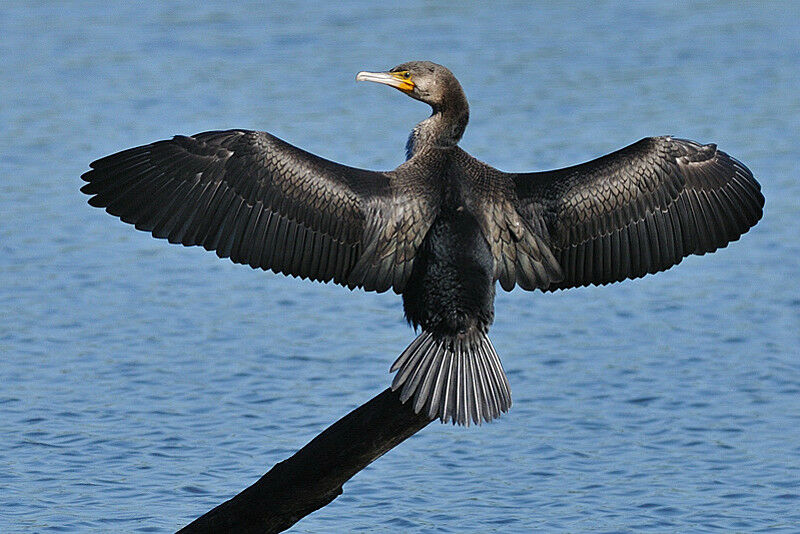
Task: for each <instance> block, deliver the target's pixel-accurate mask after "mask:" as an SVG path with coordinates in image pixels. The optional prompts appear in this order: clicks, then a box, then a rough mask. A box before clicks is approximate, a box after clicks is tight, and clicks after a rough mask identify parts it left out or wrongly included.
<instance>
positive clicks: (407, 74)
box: [403, 71, 411, 80]
mask: <svg viewBox="0 0 800 534" xmlns="http://www.w3.org/2000/svg"><path fill="white" fill-rule="evenodd" d="M403 78H405V79H406V80H407V79H409V78H411V73H410V72H408V71H405V72H404V73H403Z"/></svg>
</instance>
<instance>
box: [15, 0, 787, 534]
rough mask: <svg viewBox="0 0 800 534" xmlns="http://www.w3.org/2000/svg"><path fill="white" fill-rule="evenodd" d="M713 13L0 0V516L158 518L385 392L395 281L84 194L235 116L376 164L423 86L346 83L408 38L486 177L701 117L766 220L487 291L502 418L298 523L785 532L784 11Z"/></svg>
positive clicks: (207, 499)
mask: <svg viewBox="0 0 800 534" xmlns="http://www.w3.org/2000/svg"><path fill="white" fill-rule="evenodd" d="M717 6H718V3H715V2H709V3H705V2H704V3H700V4H693V3H685V4H684V3H672V2H663V3H662V2H658V3H636V4H629V3H627V2H620V3H615V2H608V3H605V2H604V3H601V4H599V5H598V6H597V7H592V8H588V7H586V6H577V7H574V8H550V7H541V6H537V7H531V6H529V4H528V3H520V4H505V3H504V4H501V5H499V6H498V5H490V4H489V3H487V4H485V5H474V6H468V5H461V4H455V3H454V4H451V5H447V6H445V5H440V4H437V3H431V2H417V1H408V2H404V3H403V4H402V7H397V8H389V7H380V6H378V5H374V4H373V3H372V2H363V3H348V4H345V5H338V4H337V5H331V6H328V5H324V4H320V3H318V2H302V1H298V2H292V3H288V4H283V5H282V7H280V8H278V7H265V4H262V3H235V4H231V3H229V2H205V3H203V4H202V7H200V6H199V5H198V4H196V3H193V2H177V3H170V4H159V5H155V4H153V5H151V6H149V7H147V8H145V7H143V5H141V4H136V3H130V5H129V4H128V3H121V2H120V3H117V2H97V3H89V2H86V3H79V2H72V3H69V4H66V3H65V4H59V3H50V2H41V3H40V2H2V3H0V35H2V39H0V80H2V83H0V251H2V253H1V254H0V319H1V320H0V353H1V354H2V359H0V531H2V532H15V531H30V532H45V531H51V530H52V531H64V532H86V531H99V532H122V531H125V532H133V531H139V532H168V531H172V530H175V529H176V528H178V527H180V526H182V525H183V524H185V523H187V522H189V521H190V520H192V519H193V518H195V517H196V516H198V515H200V514H201V513H203V512H205V511H206V510H208V509H209V508H211V507H213V506H214V505H216V504H218V503H219V502H221V501H223V500H225V499H227V498H229V497H231V496H232V495H234V494H235V493H237V492H238V491H240V490H241V489H243V488H244V487H245V486H247V485H249V484H251V483H252V482H254V481H255V480H256V479H257V478H258V477H259V476H260V475H261V474H262V473H264V472H266V470H267V469H268V468H269V467H271V466H272V465H273V464H274V463H276V462H278V461H280V460H282V459H284V458H286V457H287V456H289V455H290V454H292V453H293V452H294V451H295V450H297V448H299V447H300V446H302V445H303V444H305V443H306V442H307V441H308V440H309V439H311V438H312V437H313V436H315V435H316V434H317V433H319V432H320V431H321V430H322V429H323V428H324V427H325V426H327V425H328V424H329V423H331V422H332V421H334V420H336V419H338V418H339V417H340V416H341V415H343V414H344V413H346V412H347V411H349V410H350V409H352V408H353V407H355V406H358V405H359V404H361V403H363V402H364V401H366V400H368V399H369V398H371V397H372V396H373V395H375V394H376V393H378V392H379V391H381V390H383V389H384V388H385V387H386V386H387V385H388V383H389V381H390V375H388V373H387V370H388V367H389V365H390V363H391V362H392V361H393V360H394V358H395V357H396V355H397V354H398V353H399V352H400V351H401V350H402V349H403V348H404V347H405V346H406V344H408V343H409V342H410V341H411V339H412V337H413V335H412V332H411V331H410V330H409V329H408V328H407V327H406V326H405V324H404V323H403V319H402V307H401V302H400V299H399V298H398V297H396V296H395V295H393V294H382V295H375V294H365V293H361V292H353V293H351V292H348V291H347V290H344V289H342V288H339V287H329V286H324V285H320V284H312V283H309V282H304V281H299V280H294V279H287V278H283V277H280V276H275V275H272V274H266V273H264V272H260V271H251V270H250V269H247V268H244V267H241V266H235V265H233V264H231V263H229V262H227V261H220V260H218V259H217V258H216V256H214V255H213V254H209V253H207V252H205V251H203V250H195V249H185V248H182V247H177V246H169V245H167V244H166V243H165V242H162V241H156V240H154V239H152V238H151V237H149V236H148V235H146V234H144V233H140V232H136V231H134V230H133V229H132V228H131V227H129V226H127V225H124V224H121V223H120V222H119V221H117V220H115V219H113V218H112V217H109V216H108V215H106V214H104V213H103V212H102V211H100V210H96V209H92V208H90V207H88V206H87V205H86V199H85V198H84V197H83V196H82V195H81V194H80V193H79V192H78V188H79V187H80V185H81V181H80V179H79V176H80V174H81V173H82V172H83V171H84V170H86V168H87V164H88V162H89V161H91V160H93V159H96V158H98V157H100V156H103V155H105V154H107V153H110V152H114V151H117V150H120V149H123V148H126V147H129V146H133V145H138V144H143V143H146V142H149V141H152V140H155V139H159V138H164V137H169V136H172V135H173V134H176V133H184V134H190V133H194V132H197V131H202V130H207V129H217V128H227V127H241V128H255V129H263V130H268V131H270V132H272V133H274V134H276V135H278V136H280V137H282V138H284V139H287V140H288V141H290V142H292V143H294V144H297V145H299V146H301V147H304V148H306V149H308V150H311V151H312V152H316V153H318V154H321V155H323V156H326V157H329V158H332V159H336V160H338V161H341V162H343V163H347V164H350V165H356V166H361V167H368V168H382V169H386V168H392V167H394V166H396V165H397V164H398V163H399V162H401V161H402V157H403V144H404V141H405V138H406V135H407V132H408V131H409V130H410V128H411V127H412V126H413V125H414V123H415V122H417V121H419V120H421V119H422V118H424V117H425V116H426V113H427V108H426V107H425V106H424V105H422V104H420V103H419V102H415V101H413V100H411V99H408V98H405V97H403V96H402V95H400V94H399V93H397V92H396V91H391V90H389V89H386V88H383V87H379V86H376V85H372V84H356V83H355V82H354V80H353V78H354V74H355V73H356V72H357V71H359V70H362V69H370V70H378V69H384V68H388V67H391V66H393V65H394V64H396V63H400V62H402V61H405V60H408V59H431V60H434V61H438V62H441V63H444V64H446V65H448V66H449V67H450V68H451V69H452V70H453V71H454V72H455V73H456V75H457V76H458V77H459V79H460V80H461V82H462V84H463V86H464V88H465V90H466V92H467V95H468V97H469V98H470V102H471V105H472V119H471V123H470V126H469V127H468V129H467V133H466V136H465V138H464V140H463V142H462V146H463V147H464V148H465V149H466V150H468V151H470V152H471V153H473V154H474V155H476V156H477V157H479V158H480V159H483V160H486V161H488V162H490V163H492V164H494V165H496V166H497V167H500V168H502V169H506V170H518V171H522V170H535V169H544V168H553V167H558V166H564V165H568V164H572V163H577V162H579V161H582V160H587V159H590V158H593V157H596V156H599V155H601V154H603V153H606V152H610V151H612V150H614V149H616V148H619V147H621V146H623V145H626V144H628V143H630V142H633V141H635V140H637V139H639V138H641V137H644V136H646V135H654V134H674V135H680V136H683V137H689V138H693V139H697V140H699V141H703V142H712V141H713V142H716V143H718V144H719V145H720V147H721V148H723V149H724V150H726V151H728V152H730V153H731V154H733V155H735V156H736V157H738V158H739V159H741V160H742V161H744V162H745V163H746V164H747V165H748V166H749V167H750V168H751V169H752V170H753V172H754V174H755V175H756V176H757V177H758V178H759V180H760V181H761V183H762V184H763V190H764V193H765V196H766V198H767V207H766V212H765V217H764V219H763V221H762V222H761V223H760V224H759V225H758V226H757V227H756V228H755V229H754V230H752V231H751V232H750V233H749V234H747V235H745V236H744V238H743V239H742V240H741V241H739V242H736V243H734V244H733V245H731V246H730V247H728V248H727V249H724V250H722V251H719V252H717V253H715V254H713V255H709V256H706V257H702V258H700V257H693V258H688V259H687V260H685V261H684V262H683V263H682V264H681V265H680V266H679V267H677V268H675V269H673V270H670V271H668V272H666V273H661V274H659V275H657V276H648V277H647V278H645V279H643V280H638V281H635V282H626V283H622V284H617V285H614V286H612V287H605V288H592V289H580V290H573V291H568V292H559V293H557V294H547V295H543V294H539V293H535V294H531V293H526V292H523V291H519V290H517V291H514V292H512V293H502V294H499V295H498V298H497V303H496V304H497V319H496V323H495V326H494V327H493V329H492V339H493V341H494V344H495V346H496V348H497V351H498V352H499V354H500V355H501V357H502V359H503V362H504V365H505V367H506V370H507V372H508V375H509V378H510V381H511V385H512V388H513V391H514V401H515V402H514V406H513V408H512V410H511V412H510V413H509V414H508V415H507V416H504V417H503V418H502V419H500V420H499V421H497V422H495V423H493V424H490V425H484V426H483V427H481V428H470V429H463V428H455V427H452V426H444V425H440V424H433V425H431V426H429V427H428V428H426V429H425V430H423V431H422V432H420V433H419V434H418V435H417V436H414V437H413V438H411V439H410V440H408V441H407V442H406V443H403V444H402V445H400V446H399V447H398V448H396V449H395V450H393V451H392V452H390V453H389V454H387V455H386V456H384V457H383V458H381V459H380V460H378V461H377V462H375V464H373V465H372V466H370V467H369V468H368V469H366V470H365V471H363V472H362V473H360V474H358V475H357V476H356V477H355V478H354V479H353V480H352V481H351V482H349V483H348V484H347V485H346V486H345V493H344V495H342V496H341V497H340V498H338V499H337V500H336V501H335V502H334V503H333V504H331V505H330V506H328V507H326V508H324V509H322V510H320V511H318V512H316V513H314V514H312V515H311V516H309V517H308V518H306V519H305V520H303V521H301V522H300V523H298V524H297V525H296V526H295V527H294V530H293V531H294V532H348V531H349V532H358V531H397V532H400V531H402V532H430V531H437V532H487V531H498V532H528V531H530V530H532V529H540V530H541V531H545V532H548V531H549V532H584V531H593V532H594V531H596V532H640V531H648V530H649V531H656V532H664V531H674V532H706V531H708V532H732V531H737V532H761V531H768V532H780V531H785V532H797V531H800V512H798V510H800V358H798V343H799V342H800V290H799V289H798V279H799V278H800V266H798V257H800V237H798V236H800V223H798V206H799V205H800V201H798V197H799V196H800V185H799V184H798V175H799V174H798V172H799V169H800V165H799V164H800V156H798V154H799V153H800V152H799V150H800V149H799V148H798V147H800V133H799V129H798V124H800V83H798V82H799V78H798V77H799V76H800V74H798V73H800V7H798V4H797V3H793V2H786V3H777V2H776V3H770V4H769V7H765V6H764V5H763V4H762V3H760V2H753V3H749V4H746V3H733V4H726V6H724V7H717Z"/></svg>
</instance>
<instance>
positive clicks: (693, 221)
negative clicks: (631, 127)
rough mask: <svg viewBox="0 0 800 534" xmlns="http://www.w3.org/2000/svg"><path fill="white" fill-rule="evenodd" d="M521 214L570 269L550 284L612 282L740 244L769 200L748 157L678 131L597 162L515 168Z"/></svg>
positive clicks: (553, 286)
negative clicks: (675, 135) (533, 169)
mask: <svg viewBox="0 0 800 534" xmlns="http://www.w3.org/2000/svg"><path fill="white" fill-rule="evenodd" d="M508 176H509V177H510V178H511V179H512V180H513V182H514V187H515V193H516V205H517V206H516V208H517V212H518V213H519V214H520V215H521V216H522V218H523V220H524V221H526V223H527V224H528V225H529V227H531V228H534V229H538V230H537V231H542V232H544V234H543V235H544V242H545V243H546V244H547V246H548V248H549V249H550V250H551V251H552V253H553V254H554V255H555V257H556V259H557V260H558V263H559V264H560V265H561V270H562V271H563V278H562V280H561V281H554V282H553V283H550V284H548V285H546V286H544V285H540V286H539V287H538V288H539V289H542V290H554V289H563V288H569V287H578V286H585V285H589V284H607V283H610V282H618V281H621V280H625V279H627V278H638V277H641V276H644V275H645V274H648V273H655V272H658V271H663V270H665V269H668V268H670V267H671V266H673V265H676V264H677V263H679V262H680V261H681V260H682V259H683V258H684V257H685V256H688V255H690V254H705V253H707V252H713V251H715V250H717V249H718V248H721V247H725V246H726V245H727V244H728V243H729V242H731V241H735V240H736V239H738V238H739V236H741V235H742V234H743V233H745V232H747V230H748V229H749V228H750V227H752V226H753V225H754V224H756V222H758V220H759V219H760V218H761V215H762V210H763V206H764V197H763V195H762V194H761V187H760V185H759V184H758V182H757V181H756V180H755V179H754V178H753V175H752V173H751V172H750V171H749V170H748V169H747V167H745V166H744V165H743V164H742V163H740V162H739V161H737V160H736V159H734V158H732V157H730V156H729V155H727V154H726V153H724V152H722V151H720V150H717V147H716V145H700V144H698V143H695V142H693V141H687V140H683V139H674V138H671V137H653V138H646V139H642V140H641V141H639V142H637V143H634V144H633V145H630V146H628V147H625V148H623V149H621V150H618V151H617V152H614V153H611V154H608V155H606V156H603V157H601V158H598V159H596V160H593V161H590V162H587V163H583V164H581V165H576V166H574V167H568V168H565V169H559V170H555V171H547V172H534V173H525V174H511V175H508Z"/></svg>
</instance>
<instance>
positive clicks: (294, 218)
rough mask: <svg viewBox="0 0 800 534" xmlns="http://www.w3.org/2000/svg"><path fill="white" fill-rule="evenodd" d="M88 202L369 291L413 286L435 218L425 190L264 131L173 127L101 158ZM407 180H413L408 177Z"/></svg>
mask: <svg viewBox="0 0 800 534" xmlns="http://www.w3.org/2000/svg"><path fill="white" fill-rule="evenodd" d="M91 167H92V170H90V171H88V172H86V173H85V174H84V175H83V176H82V178H83V179H84V180H85V181H87V182H89V183H87V184H86V185H84V186H83V188H82V189H81V190H82V191H83V192H84V193H87V194H89V195H93V196H92V198H91V199H89V203H90V204H91V205H93V206H98V207H103V208H105V209H106V211H108V212H109V213H111V214H112V215H116V216H118V217H119V218H120V219H122V220H123V221H125V222H127V223H131V224H134V225H135V226H136V228H138V229H139V230H144V231H147V232H151V233H152V235H153V236H154V237H159V238H166V239H168V240H169V241H170V242H171V243H182V244H183V245H187V246H188V245H201V246H203V247H204V248H206V249H207V250H214V251H216V253H217V255H218V256H219V257H221V258H225V257H230V258H231V260H232V261H234V262H236V263H242V264H248V265H250V266H251V267H253V268H256V267H260V268H262V269H271V270H273V271H275V272H280V273H284V274H287V275H292V276H299V277H303V278H311V279H313V280H319V281H323V282H327V281H330V280H333V281H334V282H336V283H338V284H341V285H343V286H347V287H350V288H354V287H362V288H364V289H367V290H373V291H386V290H388V289H390V288H393V289H394V290H395V291H396V292H401V291H402V290H403V288H404V286H405V283H406V281H407V279H408V276H409V275H410V273H411V267H412V263H413V259H414V254H415V252H416V249H417V247H418V246H419V244H420V242H421V241H422V239H423V237H424V236H425V233H426V232H427V230H428V227H429V226H430V224H431V221H432V220H433V217H434V213H433V208H432V206H434V205H435V202H430V200H431V199H430V197H429V196H426V195H425V194H424V193H425V191H424V190H419V188H417V190H415V194H414V195H410V194H409V193H408V192H407V191H408V190H409V189H408V187H407V185H408V184H403V185H404V187H399V186H398V184H396V183H395V181H396V180H395V173H393V172H374V171H367V170H362V169H356V168H353V167H347V166H345V165H340V164H338V163H334V162H332V161H329V160H326V159H323V158H320V157H318V156H315V155H313V154H310V153H308V152H306V151H303V150H301V149H299V148H297V147H294V146H292V145H290V144H289V143H286V142H284V141H282V140H280V139H278V138H276V137H274V136H272V135H270V134H268V133H266V132H255V131H246V130H228V131H216V132H204V133H200V134H196V135H193V136H176V137H174V138H173V139H170V140H165V141H158V142H155V143H152V144H149V145H144V146H140V147H136V148H131V149H128V150H125V151H122V152H119V153H117V154H112V155H110V156H107V157H105V158H102V159H99V160H97V161H95V162H93V163H92V164H91ZM406 181H407V180H406Z"/></svg>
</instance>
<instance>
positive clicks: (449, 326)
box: [82, 62, 764, 424]
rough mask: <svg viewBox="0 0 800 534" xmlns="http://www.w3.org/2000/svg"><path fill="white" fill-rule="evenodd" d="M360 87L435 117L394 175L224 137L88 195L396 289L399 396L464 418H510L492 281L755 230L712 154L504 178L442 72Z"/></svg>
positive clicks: (162, 148) (620, 158)
mask: <svg viewBox="0 0 800 534" xmlns="http://www.w3.org/2000/svg"><path fill="white" fill-rule="evenodd" d="M357 79H358V80H365V81H374V82H378V83H383V84H387V85H390V86H392V87H395V88H397V89H398V90H400V91H402V92H404V93H405V94H407V95H409V96H411V97H413V98H416V99H418V100H421V101H423V102H425V103H427V104H429V105H430V106H431V108H432V114H431V116H430V117H429V118H427V119H425V120H423V121H422V122H420V123H419V124H418V125H417V126H416V127H415V128H414V129H413V131H412V133H411V135H410V137H409V141H408V144H407V147H406V148H407V160H406V161H405V162H404V163H403V164H401V165H400V166H399V167H397V168H396V169H395V170H393V171H386V172H376V171H368V170H363V169H356V168H353V167H347V166H344V165H340V164H338V163H334V162H332V161H328V160H326V159H323V158H320V157H318V156H315V155H313V154H310V153H308V152H305V151H303V150H301V149H299V148H296V147H294V146H292V145H290V144H288V143H286V142H284V141H282V140H280V139H278V138H276V137H274V136H272V135H270V134H268V133H265V132H254V131H246V130H229V131H217V132H204V133H200V134H197V135H194V136H176V137H175V138H173V139H171V140H165V141H158V142H155V143H151V144H149V145H144V146H140V147H136V148H132V149H128V150H125V151H122V152H119V153H117V154H112V155H110V156H107V157H105V158H102V159H100V160H97V161H95V162H93V163H92V164H91V167H92V170H90V171H88V172H87V173H85V174H84V175H83V179H84V180H86V181H87V182H88V183H87V184H86V185H85V186H84V187H83V189H82V191H84V192H85V193H87V194H90V195H92V198H91V199H90V200H89V202H90V204H92V205H94V206H99V207H104V208H105V209H106V211H108V212H109V213H111V214H113V215H116V216H118V217H120V218H121V219H122V220H123V221H125V222H128V223H132V224H134V225H135V226H136V228H138V229H140V230H144V231H148V232H150V233H152V235H153V236H155V237H160V238H166V239H168V240H169V241H170V242H172V243H182V244H183V245H187V246H188V245H200V246H203V247H204V248H206V249H208V250H214V251H216V253H217V254H218V255H219V256H220V257H230V258H231V260H233V261H234V262H237V263H243V264H248V265H250V266H251V267H253V268H257V267H258V268H263V269H271V270H273V271H275V272H280V273H284V274H288V275H293V276H299V277H303V278H310V279H313V280H318V281H322V282H328V281H333V282H335V283H337V284H340V285H343V286H346V287H349V288H351V289H353V288H363V289H365V290H371V291H379V292H380V291H387V290H389V289H393V290H394V291H395V292H396V293H398V294H401V295H402V296H403V305H404V311H405V315H406V319H407V320H408V322H409V323H410V324H411V325H412V326H414V327H415V328H417V327H419V328H421V330H422V331H421V333H420V334H419V336H418V337H417V338H416V339H415V340H414V341H413V342H412V343H411V344H410V345H409V346H408V347H407V348H406V350H404V351H403V352H402V353H401V355H400V357H399V358H398V359H397V361H396V362H395V363H394V365H393V366H392V371H397V375H396V376H395V379H394V382H393V384H392V387H393V388H394V389H399V390H400V392H401V394H400V398H401V400H402V401H403V402H412V403H413V407H414V409H415V411H417V412H421V411H424V412H425V413H426V414H427V415H428V416H430V417H431V418H435V417H438V418H440V419H441V420H442V421H445V422H446V421H453V422H454V423H459V424H469V423H470V422H474V423H480V422H482V421H490V420H492V419H494V418H496V417H498V416H499V415H500V414H501V413H502V412H505V411H507V410H508V409H509V407H510V406H511V391H510V387H509V385H508V380H507V378H506V376H505V373H504V372H503V368H502V365H501V363H500V360H499V358H498V357H497V354H496V352H495V350H494V348H493V347H492V344H491V342H490V341H489V338H488V336H487V333H488V329H489V326H490V325H491V323H492V321H493V318H494V296H495V283H496V282H499V284H500V286H501V287H502V288H503V289H505V290H511V289H513V288H514V287H515V286H516V285H519V286H520V287H521V288H523V289H526V290H534V289H539V290H541V291H552V290H555V289H566V288H570V287H579V286H585V285H589V284H596V285H600V284H608V283H611V282H618V281H621V280H625V279H629V278H639V277H641V276H644V275H646V274H648V273H655V272H658V271H662V270H665V269H668V268H669V267H671V266H672V265H676V264H677V263H679V262H680V261H681V260H682V259H683V258H684V257H685V256H687V255H689V254H704V253H707V252H713V251H714V250H716V249H717V248H720V247H724V246H726V245H727V244H728V243H729V242H730V241H734V240H736V239H738V238H739V237H740V236H741V235H742V234H743V233H745V232H746V231H747V230H748V229H749V228H750V227H752V226H753V225H754V224H756V222H757V221H758V220H759V219H760V218H761V215H762V210H763V205H764V197H763V196H762V194H761V192H760V186H759V184H758V182H756V180H755V179H754V178H753V175H752V173H751V172H750V171H749V170H748V169H747V168H746V167H745V166H744V165H743V164H742V163H740V162H739V161H737V160H736V159H734V158H732V157H730V156H728V155H727V154H725V153H724V152H722V151H720V150H717V148H716V146H715V145H700V144H698V143H695V142H693V141H687V140H682V139H675V138H672V137H653V138H645V139H643V140H641V141H639V142H637V143H634V144H633V145H630V146H628V147H625V148H623V149H621V150H618V151H617V152H614V153H611V154H608V155H606V156H603V157H601V158H599V159H596V160H593V161H590V162H587V163H583V164H580V165H576V166H573V167H568V168H565V169H558V170H554V171H544V172H532V173H505V172H502V171H499V170H497V169H495V168H493V167H491V166H489V165H487V164H485V163H482V162H480V161H478V160H477V159H475V158H473V157H472V156H470V155H469V154H467V153H466V152H464V151H463V150H462V149H461V148H460V147H458V141H459V140H460V139H461V136H462V135H463V133H464V129H465V128H466V125H467V121H468V119H469V106H468V104H467V100H466V97H465V96H464V92H463V90H462V89H461V86H460V85H459V83H458V81H457V80H456V79H455V77H454V76H453V75H452V73H451V72H450V71H449V70H447V69H446V68H444V67H442V66H440V65H436V64H434V63H430V62H410V63H405V64H402V65H399V66H397V67H395V68H394V69H392V70H390V71H387V72H383V73H366V72H362V73H359V74H358V76H357Z"/></svg>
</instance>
